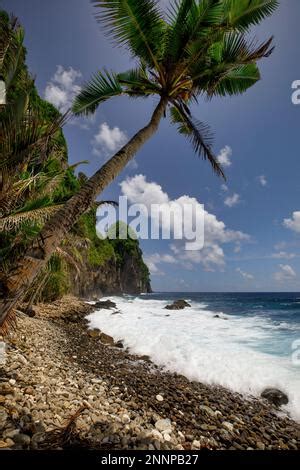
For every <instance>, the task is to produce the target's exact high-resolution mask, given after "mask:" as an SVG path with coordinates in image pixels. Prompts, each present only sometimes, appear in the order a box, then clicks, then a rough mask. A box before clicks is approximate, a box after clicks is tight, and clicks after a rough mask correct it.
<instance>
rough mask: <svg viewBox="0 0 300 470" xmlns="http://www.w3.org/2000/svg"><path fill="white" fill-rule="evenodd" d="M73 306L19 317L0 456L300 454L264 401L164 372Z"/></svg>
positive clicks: (295, 437) (293, 426)
mask: <svg viewBox="0 0 300 470" xmlns="http://www.w3.org/2000/svg"><path fill="white" fill-rule="evenodd" d="M93 309H94V308H93V306H91V305H89V304H87V303H85V302H83V301H80V300H78V299H76V298H74V297H66V298H64V299H62V300H61V301H56V302H54V303H52V304H44V305H39V306H38V307H35V308H34V310H35V317H33V318H29V317H28V316H26V315H24V314H22V313H21V312H19V313H18V318H17V329H16V331H15V332H13V333H11V335H10V337H9V338H6V357H5V359H6V360H5V363H4V364H0V449H6V450H9V449H70V448H71V449H75V448H84V449H149V450H155V449H158V450H160V449H164V450H167V449H173V450H175V449H177V450H190V449H193V450H199V449H218V450H219V449H220V450H221V449H232V450H246V449H249V450H250V449H259V450H299V448H300V426H299V424H297V423H295V422H294V421H293V420H291V419H290V418H289V417H287V416H285V415H283V414H282V413H281V414H279V412H278V410H277V409H275V408H273V407H272V406H270V405H269V404H268V403H267V402H266V401H264V400H258V399H245V398H244V397H242V396H241V395H239V394H235V393H232V392H230V391H229V390H226V389H224V388H221V387H213V386H207V385H204V384H201V383H196V382H190V381H188V380H187V379H186V378H185V377H183V376H181V375H177V374H170V373H166V372H163V371H161V370H160V369H159V368H158V367H157V366H155V365H154V364H153V363H152V362H151V361H150V360H149V358H148V357H138V356H135V355H133V354H130V353H129V352H128V351H126V350H124V349H123V348H122V344H121V343H120V342H119V343H117V344H115V343H114V342H113V340H112V338H110V337H109V336H107V335H104V334H101V332H97V331H94V332H91V331H88V328H87V321H86V320H85V316H86V315H87V314H88V313H90V312H92V311H93Z"/></svg>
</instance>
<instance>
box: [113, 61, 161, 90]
mask: <svg viewBox="0 0 300 470" xmlns="http://www.w3.org/2000/svg"><path fill="white" fill-rule="evenodd" d="M118 80H119V82H120V83H121V85H122V86H123V87H124V93H126V94H127V95H128V96H131V97H134V96H142V95H144V96H145V97H147V96H149V95H152V94H159V93H160V92H161V86H160V85H159V84H158V81H157V80H155V79H154V80H153V79H150V78H149V77H148V75H147V72H146V69H145V68H144V67H142V66H140V67H137V68H135V69H131V70H128V71H127V72H123V73H119V74H118Z"/></svg>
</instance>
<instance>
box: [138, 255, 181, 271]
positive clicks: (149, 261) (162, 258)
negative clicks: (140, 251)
mask: <svg viewBox="0 0 300 470" xmlns="http://www.w3.org/2000/svg"><path fill="white" fill-rule="evenodd" d="M144 261H145V263H146V265H147V266H148V268H149V271H150V273H151V274H152V275H154V276H162V275H164V272H163V271H162V270H161V269H160V268H159V265H160V264H163V263H166V264H176V263H177V260H176V258H175V257H174V256H172V255H169V254H160V253H153V254H152V255H147V254H145V255H144Z"/></svg>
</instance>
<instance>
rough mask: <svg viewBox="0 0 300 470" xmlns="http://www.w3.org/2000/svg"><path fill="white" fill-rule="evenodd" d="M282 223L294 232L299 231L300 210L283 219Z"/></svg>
mask: <svg viewBox="0 0 300 470" xmlns="http://www.w3.org/2000/svg"><path fill="white" fill-rule="evenodd" d="M283 225H284V227H286V228H288V229H290V230H293V231H294V232H296V233H300V211H295V212H293V214H292V218H291V219H284V221H283Z"/></svg>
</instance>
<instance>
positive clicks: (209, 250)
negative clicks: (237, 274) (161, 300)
mask: <svg viewBox="0 0 300 470" xmlns="http://www.w3.org/2000/svg"><path fill="white" fill-rule="evenodd" d="M120 186H121V189H122V193H123V195H124V196H127V198H128V202H129V203H130V204H143V205H145V207H146V208H147V210H148V213H149V214H150V211H151V205H152V204H160V205H163V217H159V216H158V217H156V215H153V214H152V219H151V223H152V224H153V225H156V226H159V227H160V228H161V229H162V228H163V229H169V230H170V232H171V234H173V235H174V233H176V230H177V229H178V224H180V225H182V220H181V218H176V217H174V218H172V217H170V214H172V211H173V210H174V206H176V207H179V206H181V207H185V206H189V207H190V208H191V210H192V211H193V212H192V213H193V214H195V216H196V217H201V218H203V217H204V247H203V249H202V250H199V251H186V250H185V243H186V240H185V239H183V240H174V241H173V242H172V244H171V245H170V249H171V251H172V253H173V255H172V257H173V258H172V260H173V259H174V256H175V257H176V258H175V259H176V260H177V261H178V262H179V263H181V264H182V265H184V266H185V267H186V268H187V269H190V268H191V267H193V266H194V265H196V264H201V265H202V266H203V267H204V268H205V269H206V270H212V269H213V268H216V267H218V268H220V269H222V268H223V267H224V265H225V254H224V251H223V248H222V245H224V244H226V243H237V242H242V241H249V239H250V237H249V236H248V235H246V234H245V233H243V232H240V231H235V230H230V229H228V228H227V227H226V226H225V224H224V222H222V221H220V220H218V219H217V218H216V216H215V215H213V214H211V213H209V212H208V211H206V210H205V209H203V206H202V205H201V204H200V202H198V201H197V199H195V198H192V197H190V196H187V195H184V196H181V197H179V198H177V199H174V200H172V199H170V198H169V196H168V194H167V193H166V192H164V191H163V189H162V187H161V186H160V185H159V184H157V183H155V182H148V181H147V180H146V177H145V176H144V175H135V176H134V177H132V178H127V179H126V180H124V181H122V183H121V184H120ZM176 224H177V225H176ZM170 259H171V258H170ZM151 261H153V259H152V260H151ZM156 265H157V259H156Z"/></svg>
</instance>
